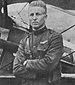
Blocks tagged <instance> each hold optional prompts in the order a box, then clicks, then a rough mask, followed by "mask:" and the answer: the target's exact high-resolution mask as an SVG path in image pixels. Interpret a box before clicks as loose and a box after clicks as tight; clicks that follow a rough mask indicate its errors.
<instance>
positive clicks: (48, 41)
mask: <svg viewBox="0 0 75 85" xmlns="http://www.w3.org/2000/svg"><path fill="white" fill-rule="evenodd" d="M62 54H63V41H62V36H61V35H60V34H59V33H57V32H55V31H53V30H51V29H47V28H46V26H45V27H44V28H42V29H40V30H38V31H32V33H31V34H28V35H27V36H26V37H24V38H23V39H22V40H21V42H20V45H19V48H18V51H17V53H16V57H15V59H14V63H13V73H14V74H15V75H16V77H19V78H21V79H22V84H23V85H49V84H52V85H55V84H56V85H58V84H59V80H60V78H61V66H60V58H61V57H62ZM25 60H28V61H27V63H26V64H25V65H23V63H24V61H25ZM54 82H56V83H54Z"/></svg>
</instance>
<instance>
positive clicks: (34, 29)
mask: <svg viewBox="0 0 75 85" xmlns="http://www.w3.org/2000/svg"><path fill="white" fill-rule="evenodd" d="M44 27H45V24H44V25H43V26H41V27H39V28H38V29H36V28H32V29H33V31H38V30H41V29H42V28H44Z"/></svg>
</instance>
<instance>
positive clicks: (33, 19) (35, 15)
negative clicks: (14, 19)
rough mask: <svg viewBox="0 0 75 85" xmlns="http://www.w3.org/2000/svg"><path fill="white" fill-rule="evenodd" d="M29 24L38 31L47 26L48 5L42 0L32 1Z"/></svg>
mask: <svg viewBox="0 0 75 85" xmlns="http://www.w3.org/2000/svg"><path fill="white" fill-rule="evenodd" d="M28 17H29V24H30V25H31V26H32V28H34V29H36V30H38V29H40V28H41V27H42V26H44V25H45V20H46V18H47V8H46V4H45V3H44V2H43V1H41V0H36V1H32V2H31V3H30V4H29V10H28Z"/></svg>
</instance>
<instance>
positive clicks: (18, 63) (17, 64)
mask: <svg viewBox="0 0 75 85" xmlns="http://www.w3.org/2000/svg"><path fill="white" fill-rule="evenodd" d="M25 59H26V56H25V55H24V39H22V40H21V41H20V45H19V48H18V51H17V53H16V56H15V59H14V62H13V73H14V74H15V75H19V74H22V73H24V72H25V71H26V69H25V67H23V64H22V63H23V62H24V61H25Z"/></svg>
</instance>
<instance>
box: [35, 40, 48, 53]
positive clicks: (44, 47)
mask: <svg viewBox="0 0 75 85" xmlns="http://www.w3.org/2000/svg"><path fill="white" fill-rule="evenodd" d="M48 47H49V45H48V41H46V42H40V44H39V45H38V47H37V50H38V51H46V50H47V49H48Z"/></svg>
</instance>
